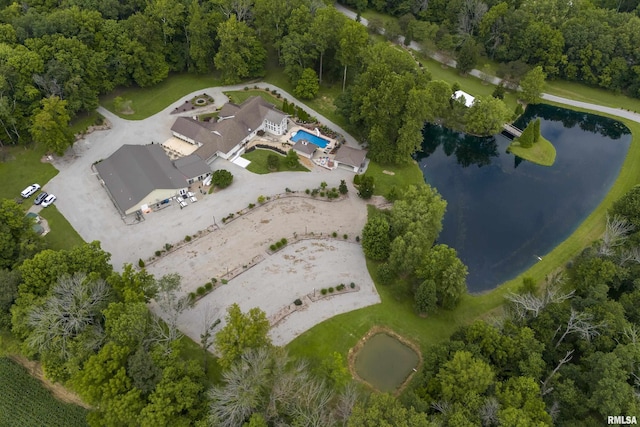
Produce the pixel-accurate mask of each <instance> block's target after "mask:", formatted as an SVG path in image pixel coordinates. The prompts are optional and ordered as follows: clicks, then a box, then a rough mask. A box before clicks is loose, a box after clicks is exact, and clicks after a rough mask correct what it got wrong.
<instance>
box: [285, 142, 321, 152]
mask: <svg viewBox="0 0 640 427" xmlns="http://www.w3.org/2000/svg"><path fill="white" fill-rule="evenodd" d="M291 148H292V149H293V150H294V151H299V152H301V153H305V154H313V153H314V152H315V151H316V150H317V149H318V146H317V145H315V144H312V143H310V142H307V141H305V140H302V139H299V140H298V141H297V142H296V143H295V144H293V147H291Z"/></svg>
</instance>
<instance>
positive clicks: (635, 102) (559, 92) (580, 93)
mask: <svg viewBox="0 0 640 427" xmlns="http://www.w3.org/2000/svg"><path fill="white" fill-rule="evenodd" d="M544 92H545V93H550V94H552V95H556V96H562V97H564V98H570V99H573V100H575V101H582V102H590V103H593V104H598V105H605V106H607V107H612V108H622V109H624V110H630V111H635V112H636V113H637V112H639V111H640V99H637V98H631V97H628V96H626V95H617V94H615V93H613V92H611V91H607V90H604V89H600V88H595V87H591V86H587V85H585V84H581V83H577V82H569V81H565V80H552V81H548V82H547V84H546V87H545V90H544ZM597 114H600V113H597Z"/></svg>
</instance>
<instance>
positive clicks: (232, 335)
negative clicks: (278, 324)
mask: <svg viewBox="0 0 640 427" xmlns="http://www.w3.org/2000/svg"><path fill="white" fill-rule="evenodd" d="M225 323H226V324H225V326H224V327H223V328H222V329H221V330H220V331H219V332H218V334H217V335H216V338H215V348H216V350H217V351H218V353H219V354H220V359H219V363H220V365H221V366H222V367H224V368H229V367H230V366H231V365H232V364H233V363H235V362H236V361H238V360H239V359H240V356H242V353H244V352H245V351H247V350H249V349H252V348H260V347H263V346H268V345H270V344H271V339H270V338H269V337H268V336H267V333H268V332H269V321H268V320H267V316H266V314H265V313H264V311H262V310H260V309H259V308H252V309H251V310H249V311H248V312H247V313H243V312H242V311H241V310H240V306H239V305H238V304H233V305H231V306H230V307H229V308H228V309H227V316H226V317H225Z"/></svg>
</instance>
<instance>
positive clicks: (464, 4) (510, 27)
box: [0, 0, 640, 427]
mask: <svg viewBox="0 0 640 427" xmlns="http://www.w3.org/2000/svg"><path fill="white" fill-rule="evenodd" d="M327 3H330V2H325V3H322V2H318V1H309V0H289V1H282V0H253V1H251V0H209V1H206V0H200V1H199V0H175V1H174V0H145V1H142V0H120V1H118V0H101V1H96V0H61V1H52V0H38V1H30V0H26V1H23V2H20V3H17V2H11V1H8V0H0V9H1V10H0V127H1V129H0V144H1V145H2V146H5V145H20V144H22V145H27V144H29V143H31V142H32V141H36V142H39V143H44V144H46V145H47V147H48V148H49V149H50V150H51V151H55V152H63V151H64V149H65V148H66V147H68V146H69V145H70V144H71V143H72V141H73V136H72V135H70V133H69V130H68V123H69V121H70V120H71V119H72V118H73V117H75V116H76V115H77V114H78V113H79V112H83V111H92V110H94V109H95V108H96V107H97V106H98V102H99V96H100V95H101V94H105V93H108V92H111V91H112V90H114V89H115V88H116V87H118V86H139V87H148V86H151V85H154V84H156V83H158V82H161V81H162V80H164V79H166V78H167V77H168V75H169V73H171V72H192V73H217V75H218V76H219V77H220V79H221V81H223V82H225V83H236V82H241V81H246V80H248V79H253V78H260V77H261V76H263V75H264V73H265V67H266V65H267V61H268V59H269V58H275V59H277V62H278V65H279V66H280V67H281V70H282V73H284V74H285V75H286V76H287V78H288V79H289V81H290V83H291V85H292V86H293V87H294V88H296V93H298V94H300V95H301V97H303V98H312V97H314V96H316V95H317V93H318V90H319V87H320V86H322V85H325V86H327V85H333V86H336V87H340V88H341V90H342V95H341V96H340V97H339V99H338V100H337V101H336V108H337V111H338V112H339V113H340V114H342V115H344V117H345V118H346V119H347V120H348V121H349V123H350V124H352V125H353V126H354V127H358V128H360V129H361V132H362V135H363V137H364V139H366V141H367V143H368V144H369V150H370V156H371V157H372V158H373V159H375V160H380V161H383V162H390V163H394V162H395V163H401V162H405V161H406V160H407V159H409V158H410V155H411V154H413V153H414V152H415V150H416V149H417V148H418V146H419V144H420V142H421V140H422V134H421V130H422V125H423V123H424V121H431V122H438V123H445V124H446V125H448V126H450V127H454V128H462V127H464V128H465V129H467V130H468V131H472V132H474V133H479V134H482V133H491V132H494V131H495V129H496V127H498V128H499V126H501V125H502V124H503V123H504V122H505V121H506V120H508V118H509V117H511V116H512V115H513V114H514V112H511V111H507V110H506V107H505V106H504V103H502V102H501V100H500V91H498V92H497V93H496V94H495V96H494V97H486V98H479V99H478V100H479V102H478V103H477V106H474V107H473V108H469V109H466V108H464V106H463V105H462V104H461V103H459V102H452V100H451V94H452V91H454V89H455V85H450V84H449V83H447V82H443V81H434V80H432V79H431V77H430V75H429V72H428V70H426V69H423V68H422V67H419V66H418V65H417V64H416V63H415V61H413V60H412V59H411V57H410V56H408V55H406V53H404V52H402V51H400V50H398V49H395V48H394V47H392V46H390V45H389V44H387V43H384V42H382V43H374V42H373V41H372V39H371V38H370V37H369V35H370V34H369V33H375V32H377V30H376V25H377V26H378V27H385V28H386V29H387V30H388V31H387V38H390V39H393V38H394V37H397V36H399V35H405V36H406V37H407V39H408V40H416V41H418V42H421V43H423V44H424V45H425V46H426V47H428V48H437V49H439V50H441V51H444V52H449V53H451V54H452V55H454V56H456V57H457V58H458V61H459V63H460V64H463V65H464V66H463V68H469V67H473V65H474V64H475V61H477V58H478V57H479V56H482V55H486V56H487V57H489V58H491V59H494V60H496V61H498V62H500V63H501V66H500V69H499V72H500V74H501V75H502V76H503V77H505V78H507V80H511V81H514V82H520V81H521V79H524V81H525V82H526V80H527V79H530V80H532V81H535V82H537V83H535V84H532V85H531V86H530V87H531V88H532V89H531V91H530V92H526V91H525V93H524V95H522V96H524V97H526V98H528V99H529V100H530V101H534V102H535V101H536V98H537V95H539V90H536V88H538V89H539V82H540V81H541V78H542V81H544V78H545V76H548V77H549V78H564V79H569V80H576V81H581V82H585V83H588V84H591V85H594V86H601V87H604V88H607V89H611V90H613V91H620V92H626V93H628V94H629V95H632V96H636V97H640V63H639V62H640V61H639V59H640V58H639V57H640V51H639V50H638V47H637V46H640V43H638V42H640V25H639V24H640V22H639V21H638V17H637V15H636V12H637V9H638V2H637V1H633V0H629V1H624V0H623V1H611V0H598V1H596V0H594V1H592V2H589V1H568V0H567V1H561V0H549V1H543V2H540V1H535V0H523V1H508V2H498V1H487V2H482V1H478V0H454V1H446V0H431V1H423V0H421V1H416V0H408V1H386V2H385V1H382V0H372V1H370V2H369V1H367V0H355V1H348V0H347V1H345V3H346V4H347V5H349V6H351V7H354V8H355V9H357V10H359V11H364V10H365V9H366V8H372V9H374V10H377V11H380V12H383V13H386V14H388V15H390V16H394V17H398V18H399V19H398V20H397V22H396V21H389V22H384V21H383V22H377V23H376V21H375V19H372V20H370V24H372V25H370V28H368V29H367V28H365V27H364V26H362V25H360V24H358V23H356V22H354V21H350V20H348V19H347V18H346V17H344V16H343V15H342V14H340V13H339V12H337V11H336V10H335V9H334V8H333V7H331V5H330V4H327ZM394 25H397V27H394ZM463 71H464V70H463ZM314 83H318V84H314ZM523 86H527V85H526V83H525V84H524V85H523ZM302 95H304V96H302ZM525 100H526V99H525ZM388 196H389V198H390V199H393V200H394V201H395V203H394V206H393V208H392V209H391V210H390V211H376V212H372V214H371V215H370V218H369V221H368V223H367V225H366V227H365V229H364V230H363V239H362V240H363V250H364V251H365V255H366V256H367V257H368V258H369V259H370V261H371V265H372V266H373V268H374V269H375V276H376V277H377V278H378V279H380V283H379V284H380V285H381V286H396V287H408V288H409V293H410V294H411V295H412V296H413V298H414V300H413V307H414V310H415V312H416V313H417V314H422V315H429V314H431V313H434V312H438V311H439V310H447V309H451V308H453V307H455V306H456V304H458V302H459V300H460V298H461V297H462V295H463V294H464V292H465V291H466V289H465V286H464V281H465V277H466V268H465V267H464V265H462V263H460V261H459V260H458V258H457V256H456V254H455V251H453V250H452V249H451V248H448V247H446V246H444V245H439V244H437V236H438V234H439V232H440V229H441V227H442V216H443V214H444V210H445V208H446V202H445V201H444V200H442V199H441V197H440V196H439V194H438V193H437V191H436V190H435V189H432V188H430V187H428V186H421V187H409V188H406V189H397V190H395V192H394V194H390V195H388ZM639 206H640V189H638V188H634V189H633V190H632V191H631V192H630V193H629V194H627V195H626V196H625V197H624V198H623V199H621V200H620V201H618V202H617V203H616V204H615V206H614V207H613V209H612V210H611V212H610V218H609V221H608V223H607V229H606V230H607V231H606V233H605V235H604V236H603V238H602V239H601V240H600V241H598V242H595V243H594V244H593V245H592V246H591V247H589V248H587V249H585V250H584V251H583V252H582V253H581V254H580V255H579V256H578V257H576V258H575V259H574V260H573V261H572V262H571V263H570V264H569V265H567V266H566V268H565V269H563V271H561V272H558V273H557V274H554V275H552V276H550V277H549V278H548V280H547V283H546V284H544V285H543V286H542V287H540V286H538V284H536V283H534V282H533V281H532V280H531V279H527V278H525V279H524V280H523V283H522V286H521V288H520V289H519V290H518V292H516V293H513V294H510V295H509V296H508V299H507V301H506V302H505V306H504V312H500V313H496V317H495V318H493V319H490V320H482V321H478V322H476V323H474V324H472V325H468V326H465V327H464V328H462V329H460V330H459V331H458V332H456V333H455V334H454V335H453V336H452V338H451V340H449V341H447V342H445V343H442V344H440V345H438V346H435V347H433V348H432V349H430V350H431V351H429V352H428V353H426V354H425V361H424V365H423V368H422V370H421V372H419V374H418V375H417V377H416V378H415V379H414V381H413V383H412V384H411V386H410V387H409V389H408V391H407V392H405V393H404V394H403V396H402V397H401V398H400V399H398V398H395V397H393V396H390V395H386V394H375V393H374V394H371V395H370V396H369V395H368V392H366V391H364V392H363V391H362V390H360V389H359V387H357V386H355V385H354V384H353V383H352V382H351V377H350V374H349V372H348V370H347V369H346V367H345V362H344V360H343V358H342V356H341V355H340V354H338V353H335V354H334V355H333V356H332V358H329V359H327V360H322V361H320V360H312V361H310V362H308V361H303V360H298V359H296V358H295V357H293V356H290V355H288V354H287V353H286V352H285V351H283V350H282V349H279V348H274V347H273V346H271V343H270V341H269V339H268V337H267V330H268V322H267V320H266V318H265V315H264V313H263V312H261V311H260V310H257V309H255V310H251V311H250V312H248V313H242V312H241V311H240V310H239V308H238V307H237V306H232V307H230V308H229V311H228V313H227V314H226V320H227V322H226V323H227V326H225V328H223V329H221V330H220V333H218V334H217V335H216V338H215V339H214V338H213V335H212V333H211V331H212V330H213V328H214V327H215V325H216V323H215V320H216V319H203V322H204V323H205V326H206V328H205V330H204V332H203V334H202V337H201V341H200V342H199V343H193V342H190V341H189V340H187V339H185V338H184V337H183V336H182V335H181V333H180V332H179V331H178V329H177V326H176V325H177V318H178V316H179V315H180V313H181V312H182V311H183V310H185V309H186V308H187V307H188V305H189V303H190V302H189V300H188V299H184V298H181V297H180V296H179V293H178V292H177V290H178V289H179V286H180V277H179V276H177V275H168V276H164V277H161V278H155V277H151V276H150V275H148V274H147V273H146V272H145V271H144V269H143V270H140V271H138V270H136V269H134V268H133V267H132V266H126V267H125V268H124V270H123V272H122V273H118V272H115V271H114V269H113V267H112V266H111V265H110V263H109V260H110V255H109V254H108V253H105V252H104V251H103V250H102V249H101V248H100V245H99V243H98V242H93V243H87V244H85V245H83V246H81V247H77V248H74V249H68V250H59V251H54V250H50V249H46V245H45V244H44V243H43V241H42V239H41V238H40V237H39V236H37V235H36V234H35V233H34V232H33V231H32V223H31V222H30V220H28V219H26V218H25V217H24V211H23V209H22V208H21V207H20V206H19V205H17V204H16V203H15V202H13V201H8V200H5V201H2V203H1V204H0V238H1V242H0V328H1V329H2V330H3V331H8V330H11V332H12V334H13V336H14V337H15V338H16V339H17V340H19V342H20V343H21V350H22V352H23V353H24V354H26V355H28V356H29V357H32V358H35V359H38V360H40V361H41V362H42V364H43V366H44V369H45V372H46V375H47V376H48V377H49V378H51V379H52V380H54V381H58V382H61V383H63V384H65V385H66V386H67V387H69V388H71V389H73V390H75V391H76V392H77V393H78V394H79V395H80V396H81V397H82V398H83V399H84V400H85V401H86V402H87V403H88V404H90V405H91V406H92V408H93V411H92V412H91V414H90V416H89V423H90V424H91V425H96V426H97V425H105V426H116V425H117V426H120V425H156V426H160V425H172V426H174V425H175V426H182V425H185V426H186V425H202V426H204V425H214V426H217V425H222V426H243V425H246V426H254V427H256V426H276V425H305V426H306V425H321V426H332V425H336V426H337V425H343V426H344V425H348V426H353V427H357V426H394V427H395V426H408V427H409V426H431V425H434V426H435V425H442V424H446V425H452V426H457V425H459V426H463V425H484V426H497V425H518V423H519V425H551V424H558V425H568V426H573V425H575V426H578V425H580V426H585V425H587V426H588V425H601V424H602V423H603V420H605V417H606V416H608V415H627V414H628V415H635V414H638V412H639V409H640V404H639V401H638V396H639V395H640V380H639V378H640V370H639V367H640V351H639V347H638V336H637V335H638V331H637V325H638V322H640V312H639V311H638V307H640V304H639V303H640V281H639V280H638V276H639V273H640V270H639V269H640V250H638V243H639V242H640V217H639V216H638V212H640V210H639ZM152 299H153V300H155V301H156V303H157V304H159V305H161V306H162V307H163V311H164V312H165V313H167V316H166V317H164V318H160V317H157V316H155V315H153V314H152V313H151V312H150V311H149V310H148V307H147V303H148V302H149V301H150V300H152ZM237 337H241V338H242V339H241V340H239V339H238V338H237ZM212 346H215V348H216V349H217V351H218V353H219V355H220V357H219V359H217V360H216V361H215V362H213V363H210V360H209V359H208V358H207V357H205V355H206V354H207V351H208V350H209V349H210V348H211V347H212ZM211 369H215V370H216V371H215V372H214V373H213V374H212V372H211Z"/></svg>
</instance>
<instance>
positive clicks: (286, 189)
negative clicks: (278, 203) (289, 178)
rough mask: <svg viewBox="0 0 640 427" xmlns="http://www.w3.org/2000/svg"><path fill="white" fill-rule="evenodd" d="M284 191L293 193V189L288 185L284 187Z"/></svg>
mask: <svg viewBox="0 0 640 427" xmlns="http://www.w3.org/2000/svg"><path fill="white" fill-rule="evenodd" d="M284 192H285V193H293V190H291V189H290V188H289V187H287V188H285V189H284Z"/></svg>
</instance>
